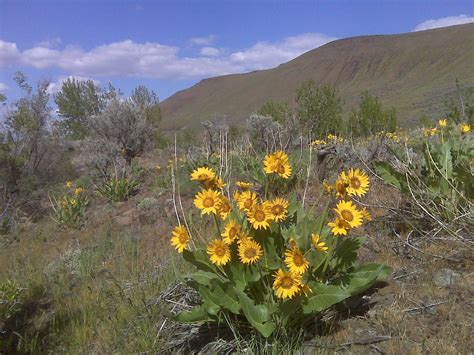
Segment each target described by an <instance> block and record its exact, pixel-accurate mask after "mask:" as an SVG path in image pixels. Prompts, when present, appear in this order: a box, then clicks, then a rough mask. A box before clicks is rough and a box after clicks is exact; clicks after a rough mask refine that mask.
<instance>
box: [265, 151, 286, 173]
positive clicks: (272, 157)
mask: <svg viewBox="0 0 474 355" xmlns="http://www.w3.org/2000/svg"><path fill="white" fill-rule="evenodd" d="M263 164H264V168H263V170H264V171H265V173H266V174H274V173H275V174H278V175H279V176H280V177H282V178H283V179H288V178H289V177H290V176H291V172H292V169H291V165H290V163H289V161H288V155H287V154H286V153H285V152H283V151H278V152H275V153H273V154H268V155H267V156H266V157H265V160H264V161H263Z"/></svg>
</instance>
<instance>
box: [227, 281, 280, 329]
mask: <svg viewBox="0 0 474 355" xmlns="http://www.w3.org/2000/svg"><path fill="white" fill-rule="evenodd" d="M235 293H236V294H237V297H238V298H239V300H240V304H241V305H242V311H243V313H244V315H245V317H246V318H247V320H248V321H249V323H250V324H251V325H252V326H253V327H254V328H255V329H257V330H258V331H259V332H260V333H261V334H262V335H263V336H264V337H265V338H268V337H269V336H270V335H271V334H272V333H273V331H274V330H275V324H273V322H272V321H271V320H270V319H271V316H272V313H273V312H275V309H271V308H270V307H269V306H267V305H263V304H260V305H257V306H256V305H255V304H254V302H253V301H252V299H250V298H249V297H248V296H247V295H246V294H245V292H243V291H241V290H235Z"/></svg>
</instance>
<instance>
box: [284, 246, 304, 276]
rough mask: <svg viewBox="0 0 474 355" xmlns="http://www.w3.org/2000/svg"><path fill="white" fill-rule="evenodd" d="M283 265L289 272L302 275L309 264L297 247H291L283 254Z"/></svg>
mask: <svg viewBox="0 0 474 355" xmlns="http://www.w3.org/2000/svg"><path fill="white" fill-rule="evenodd" d="M285 265H286V266H287V267H288V268H289V269H290V271H292V272H295V273H297V274H303V273H304V272H305V271H306V270H307V269H308V267H309V262H308V260H307V259H306V258H305V257H304V255H303V253H302V252H301V250H300V249H299V248H298V247H293V248H291V249H287V250H286V252H285Z"/></svg>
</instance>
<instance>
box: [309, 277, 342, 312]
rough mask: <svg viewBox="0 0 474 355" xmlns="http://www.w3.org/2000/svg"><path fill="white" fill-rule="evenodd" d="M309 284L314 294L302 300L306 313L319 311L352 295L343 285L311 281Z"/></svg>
mask: <svg viewBox="0 0 474 355" xmlns="http://www.w3.org/2000/svg"><path fill="white" fill-rule="evenodd" d="M308 286H309V287H310V288H311V290H312V291H313V294H314V296H311V297H308V298H307V299H305V300H304V301H303V302H302V306H303V313H305V314H310V313H319V312H321V311H324V310H325V309H328V308H329V307H331V306H333V305H335V304H336V303H339V302H341V301H343V300H345V299H346V298H349V297H350V296H351V294H350V293H349V292H348V291H346V290H345V289H344V288H343V287H341V286H334V285H325V284H323V283H319V282H309V283H308Z"/></svg>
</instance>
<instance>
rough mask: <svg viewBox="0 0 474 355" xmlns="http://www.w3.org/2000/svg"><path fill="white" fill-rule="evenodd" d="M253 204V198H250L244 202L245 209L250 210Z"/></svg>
mask: <svg viewBox="0 0 474 355" xmlns="http://www.w3.org/2000/svg"><path fill="white" fill-rule="evenodd" d="M252 204H253V200H252V199H251V198H248V199H246V200H245V202H244V207H245V208H250V207H252Z"/></svg>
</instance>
